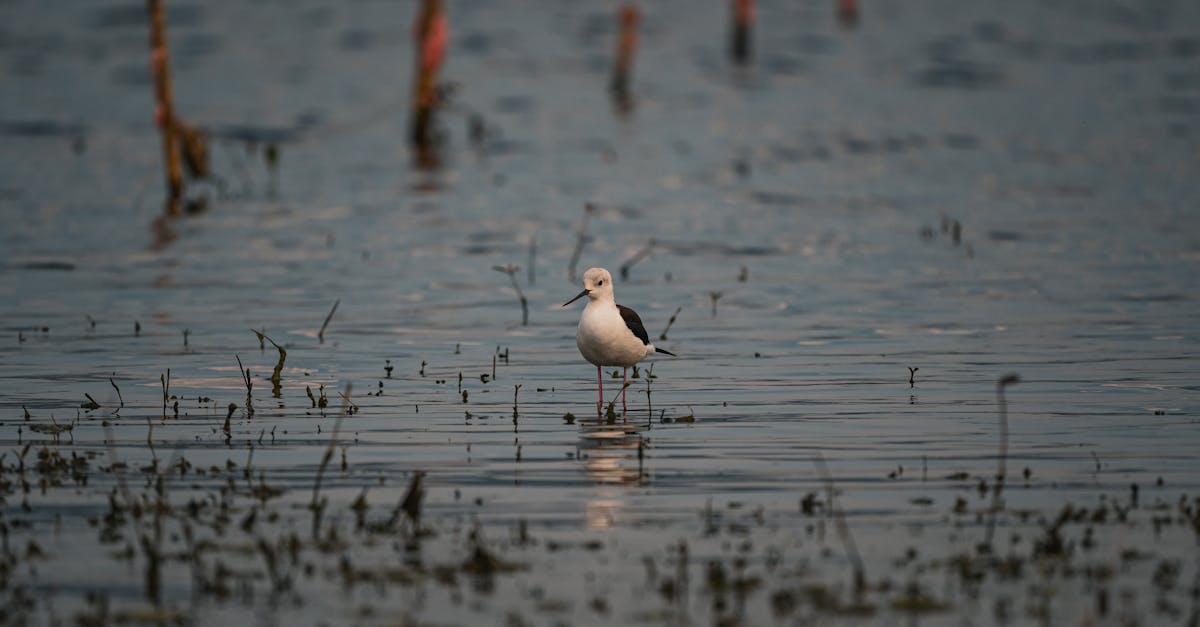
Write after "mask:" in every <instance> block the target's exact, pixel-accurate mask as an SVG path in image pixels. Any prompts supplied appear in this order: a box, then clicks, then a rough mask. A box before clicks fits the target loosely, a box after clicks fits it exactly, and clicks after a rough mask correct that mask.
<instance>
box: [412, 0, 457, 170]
mask: <svg viewBox="0 0 1200 627" xmlns="http://www.w3.org/2000/svg"><path fill="white" fill-rule="evenodd" d="M448 30H449V29H448V25H447V22H446V13H445V11H444V9H443V7H442V0H422V2H421V10H420V13H419V14H418V15H417V22H416V25H415V28H414V32H413V35H414V42H415V44H416V55H415V57H416V67H415V74H416V77H415V80H414V81H413V93H412V105H411V111H410V115H411V130H410V135H409V140H410V141H411V142H412V144H413V145H414V146H416V147H418V148H429V147H430V146H431V145H432V143H433V139H434V133H433V114H434V110H435V109H436V107H437V104H438V103H437V100H438V98H437V72H438V68H439V67H441V65H442V60H443V58H444V57H445V54H446V42H447V39H448Z"/></svg>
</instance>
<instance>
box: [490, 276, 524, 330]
mask: <svg viewBox="0 0 1200 627" xmlns="http://www.w3.org/2000/svg"><path fill="white" fill-rule="evenodd" d="M492 269H493V270H495V271H496V272H503V273H504V274H507V275H508V278H509V280H510V281H512V286H513V289H514V290H516V291H517V298H519V299H521V326H523V327H525V326H529V301H527V300H525V292H522V291H521V286H520V285H518V284H517V270H520V269H521V266H514V265H513V264H511V263H510V264H508V265H507V266H492Z"/></svg>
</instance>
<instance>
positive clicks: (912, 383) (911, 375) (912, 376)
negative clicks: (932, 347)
mask: <svg viewBox="0 0 1200 627" xmlns="http://www.w3.org/2000/svg"><path fill="white" fill-rule="evenodd" d="M918 370H920V368H913V367H912V366H908V387H910V388H911V387H914V386H916V381H915V377H916V374H917V371H918Z"/></svg>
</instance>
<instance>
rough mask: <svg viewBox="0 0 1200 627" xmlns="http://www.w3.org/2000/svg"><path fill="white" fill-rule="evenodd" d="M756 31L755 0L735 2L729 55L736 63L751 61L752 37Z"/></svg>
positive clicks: (735, 0)
mask: <svg viewBox="0 0 1200 627" xmlns="http://www.w3.org/2000/svg"><path fill="white" fill-rule="evenodd" d="M753 29H754V0H733V29H732V36H731V37H730V40H729V54H730V56H732V57H733V60H734V62H736V63H739V64H745V63H747V62H748V61H750V52H751V46H750V35H751V33H752V32H753Z"/></svg>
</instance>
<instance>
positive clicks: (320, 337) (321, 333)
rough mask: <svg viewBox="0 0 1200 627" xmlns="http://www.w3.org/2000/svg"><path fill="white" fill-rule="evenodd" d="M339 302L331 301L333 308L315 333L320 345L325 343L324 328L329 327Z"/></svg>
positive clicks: (339, 300) (340, 300)
mask: <svg viewBox="0 0 1200 627" xmlns="http://www.w3.org/2000/svg"><path fill="white" fill-rule="evenodd" d="M341 302H342V299H340V298H339V299H337V300H335V301H333V308H332V309H330V310H329V315H328V316H325V322H322V323H321V330H320V331H318V332H317V339H318V340H319V341H320V343H321V344H324V343H325V327H327V326H329V321H330V320H332V319H333V313H334V312H335V311H337V308H338V305H340V304H341ZM271 343H272V344H275V342H271ZM276 346H278V345H277V344H276Z"/></svg>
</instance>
